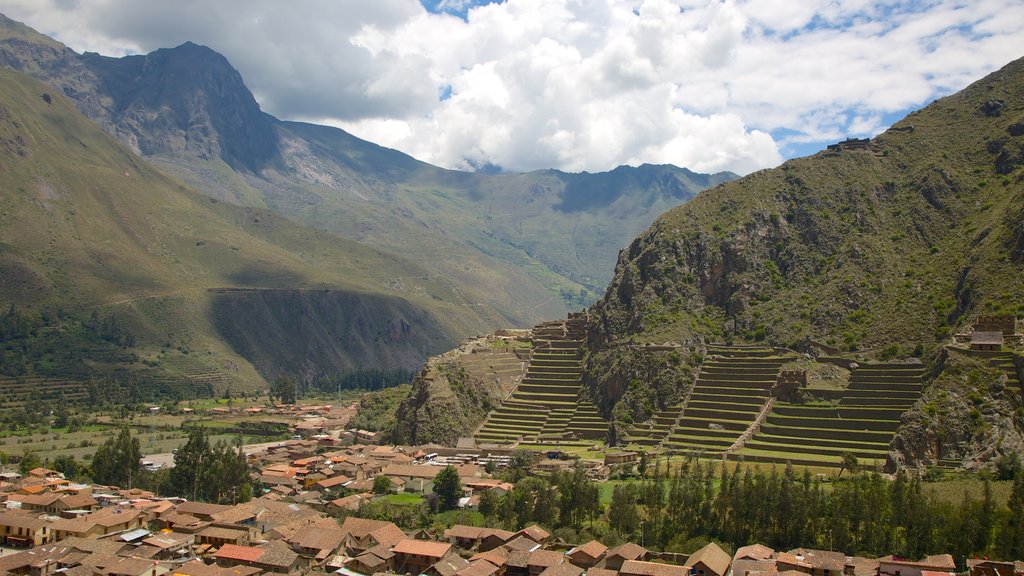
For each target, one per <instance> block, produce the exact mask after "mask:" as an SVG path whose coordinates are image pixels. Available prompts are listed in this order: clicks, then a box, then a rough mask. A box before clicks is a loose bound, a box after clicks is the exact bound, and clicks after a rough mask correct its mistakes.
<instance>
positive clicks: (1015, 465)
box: [995, 452, 1021, 480]
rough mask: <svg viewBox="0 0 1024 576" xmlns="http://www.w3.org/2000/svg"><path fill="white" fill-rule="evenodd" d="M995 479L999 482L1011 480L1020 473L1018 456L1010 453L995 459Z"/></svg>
mask: <svg viewBox="0 0 1024 576" xmlns="http://www.w3.org/2000/svg"><path fill="white" fill-rule="evenodd" d="M995 465H996V478H997V479H999V480H1013V479H1014V478H1016V477H1017V473H1019V472H1020V471H1021V463H1020V455H1019V454H1017V453H1015V452H1011V453H1009V454H1002V455H1000V456H999V457H998V458H996V462H995Z"/></svg>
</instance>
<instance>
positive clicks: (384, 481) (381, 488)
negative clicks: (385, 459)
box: [373, 474, 391, 494]
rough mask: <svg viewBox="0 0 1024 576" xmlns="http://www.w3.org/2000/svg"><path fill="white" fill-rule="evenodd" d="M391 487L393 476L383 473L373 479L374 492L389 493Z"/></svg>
mask: <svg viewBox="0 0 1024 576" xmlns="http://www.w3.org/2000/svg"><path fill="white" fill-rule="evenodd" d="M390 489H391V478H388V477H387V476H385V475H383V474H381V475H380V476H377V477H376V478H374V479H373V493H374V494H387V493H388V490H390Z"/></svg>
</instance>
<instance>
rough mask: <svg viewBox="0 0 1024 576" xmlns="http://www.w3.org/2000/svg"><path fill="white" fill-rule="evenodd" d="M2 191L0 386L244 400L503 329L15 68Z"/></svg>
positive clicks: (407, 263)
mask: <svg viewBox="0 0 1024 576" xmlns="http://www.w3.org/2000/svg"><path fill="white" fill-rule="evenodd" d="M239 157H240V158H241V156H239ZM0 186H2V190H3V193H2V194H0V277H2V278H3V282H0V302H2V303H3V310H2V312H4V313H3V314H0V336H2V338H0V340H3V342H4V346H3V347H2V349H0V367H2V374H0V384H2V385H3V386H4V390H5V393H8V392H10V391H11V390H13V389H14V388H16V387H15V384H17V383H18V382H36V380H33V378H42V379H43V380H41V381H46V382H49V381H62V380H67V381H79V382H80V381H82V380H87V379H89V378H92V377H97V376H100V377H102V376H116V377H133V376H134V377H140V378H146V379H148V380H149V381H151V382H154V383H162V384H166V385H167V386H169V387H171V388H175V387H177V388H197V387H198V388H210V389H216V390H218V391H220V390H223V389H225V388H227V389H233V390H235V391H241V390H249V389H254V388H257V387H259V386H260V384H261V383H263V385H264V386H265V380H264V378H268V379H269V378H274V377H275V376H276V375H278V374H279V373H281V372H288V373H291V374H296V375H302V376H308V377H314V376H317V375H319V374H330V375H333V374H337V373H346V372H353V371H359V370H365V369H366V368H367V367H370V366H372V367H374V368H377V369H385V370H386V369H401V370H407V371H409V370H412V369H414V368H416V367H417V366H419V365H420V364H421V363H422V362H423V361H424V360H425V359H426V358H427V357H428V356H430V355H431V354H435V353H437V352H440V351H442V350H445V349H447V348H449V347H451V346H452V345H454V343H455V342H456V341H457V340H458V339H459V338H460V336H461V335H463V334H467V333H473V332H477V331H482V330H484V329H486V328H487V327H489V326H494V325H495V324H497V323H499V322H501V321H502V320H503V318H502V317H500V316H498V315H496V314H495V313H494V312H493V311H492V310H490V309H488V308H485V307H480V306H477V305H475V303H473V302H471V301H467V300H466V299H465V298H464V297H463V296H462V294H461V292H460V287H459V286H458V285H456V284H455V283H452V282H450V281H448V280H447V279H445V278H443V277H440V276H439V275H437V274H436V273H435V271H434V270H433V269H431V268H429V267H427V266H424V265H421V264H419V263H417V262H413V261H411V260H408V259H404V258H400V257H397V256H395V255H393V254H390V253H387V252H383V251H380V250H377V249H374V248H370V247H367V246H365V245H363V244H360V243H357V242H353V241H351V240H347V239H345V238H342V237H339V236H337V235H334V234H332V233H330V232H326V231H322V230H316V229H312V228H308V227H303V226H300V225H297V224H295V223H294V222H291V221H289V220H287V219H285V218H283V217H281V216H279V215H277V214H275V213H274V212H272V211H269V210H267V209H265V208H254V207H242V206H237V205H234V204H229V203H225V202H222V201H219V200H217V199H214V198H210V197H208V196H206V195H203V194H200V193H199V192H197V191H195V190H194V189H192V188H189V187H188V186H186V185H184V184H183V183H182V182H180V181H179V180H176V179H174V178H171V177H169V176H167V175H166V174H165V173H164V172H162V171H161V170H158V169H156V168H154V167H152V166H150V165H149V164H148V163H146V162H145V161H144V160H142V159H140V158H139V157H138V156H137V155H136V154H135V153H134V152H133V151H132V150H130V149H128V148H126V147H124V146H123V145H121V144H119V143H118V142H117V141H115V140H114V139H113V138H112V137H111V136H110V135H108V134H107V133H106V132H104V131H103V130H102V129H101V128H100V127H98V126H97V125H96V124H94V123H93V122H91V121H90V120H88V119H87V118H86V117H84V116H83V115H81V114H80V113H79V112H78V110H76V108H75V103H73V102H72V101H70V100H68V99H67V98H65V97H64V96H62V95H61V94H59V93H56V92H54V91H53V90H52V88H51V87H49V86H48V85H45V84H43V83H40V82H38V81H36V80H33V79H31V78H29V77H28V76H25V75H23V74H20V73H17V72H13V71H10V70H5V69H0ZM26 378H27V379H28V380H26ZM57 383H58V384H59V383H60V382H57ZM8 385H10V387H8ZM47 385H48V384H47ZM18 386H23V385H22V384H18ZM56 388H57V387H56V384H55V385H54V389H55V390H56ZM18 389H20V388H18ZM11 393H12V394H13V392H11ZM7 401H12V398H11V397H8V398H7Z"/></svg>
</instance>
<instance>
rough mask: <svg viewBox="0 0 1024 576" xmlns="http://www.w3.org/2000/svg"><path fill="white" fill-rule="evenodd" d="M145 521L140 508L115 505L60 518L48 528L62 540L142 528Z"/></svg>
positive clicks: (95, 536) (94, 536) (96, 536)
mask: <svg viewBox="0 0 1024 576" xmlns="http://www.w3.org/2000/svg"><path fill="white" fill-rule="evenodd" d="M145 522H146V519H145V517H144V516H143V514H142V511H141V510H139V509H137V508H123V507H120V506H117V507H111V508H103V509H101V510H98V511H96V512H92V513H91V514H87V515H85V516H81V517H78V518H72V519H68V518H61V519H60V520H57V521H56V522H54V523H53V525H52V526H51V527H50V530H51V531H52V532H53V533H54V536H55V539H56V540H63V539H65V538H68V537H70V536H78V537H80V538H98V537H100V536H104V535H106V534H113V533H114V532H124V531H126V530H133V529H136V528H143V527H144V526H145Z"/></svg>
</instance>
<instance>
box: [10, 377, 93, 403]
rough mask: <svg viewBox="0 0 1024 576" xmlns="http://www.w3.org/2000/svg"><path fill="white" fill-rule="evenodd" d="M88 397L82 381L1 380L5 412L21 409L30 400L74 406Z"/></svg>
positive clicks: (49, 379) (36, 378) (41, 378)
mask: <svg viewBox="0 0 1024 576" xmlns="http://www.w3.org/2000/svg"><path fill="white" fill-rule="evenodd" d="M87 396H88V393H87V391H86V384H85V383H84V382H81V381H75V380H65V379H55V378H45V377H40V376H21V377H18V378H9V377H7V378H0V404H2V405H3V408H4V409H5V410H12V409H16V408H20V407H21V406H23V405H24V404H25V403H26V402H28V401H29V400H30V399H38V400H47V401H60V402H65V403H68V404H73V403H76V402H81V401H83V400H85V399H86V398H87Z"/></svg>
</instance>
